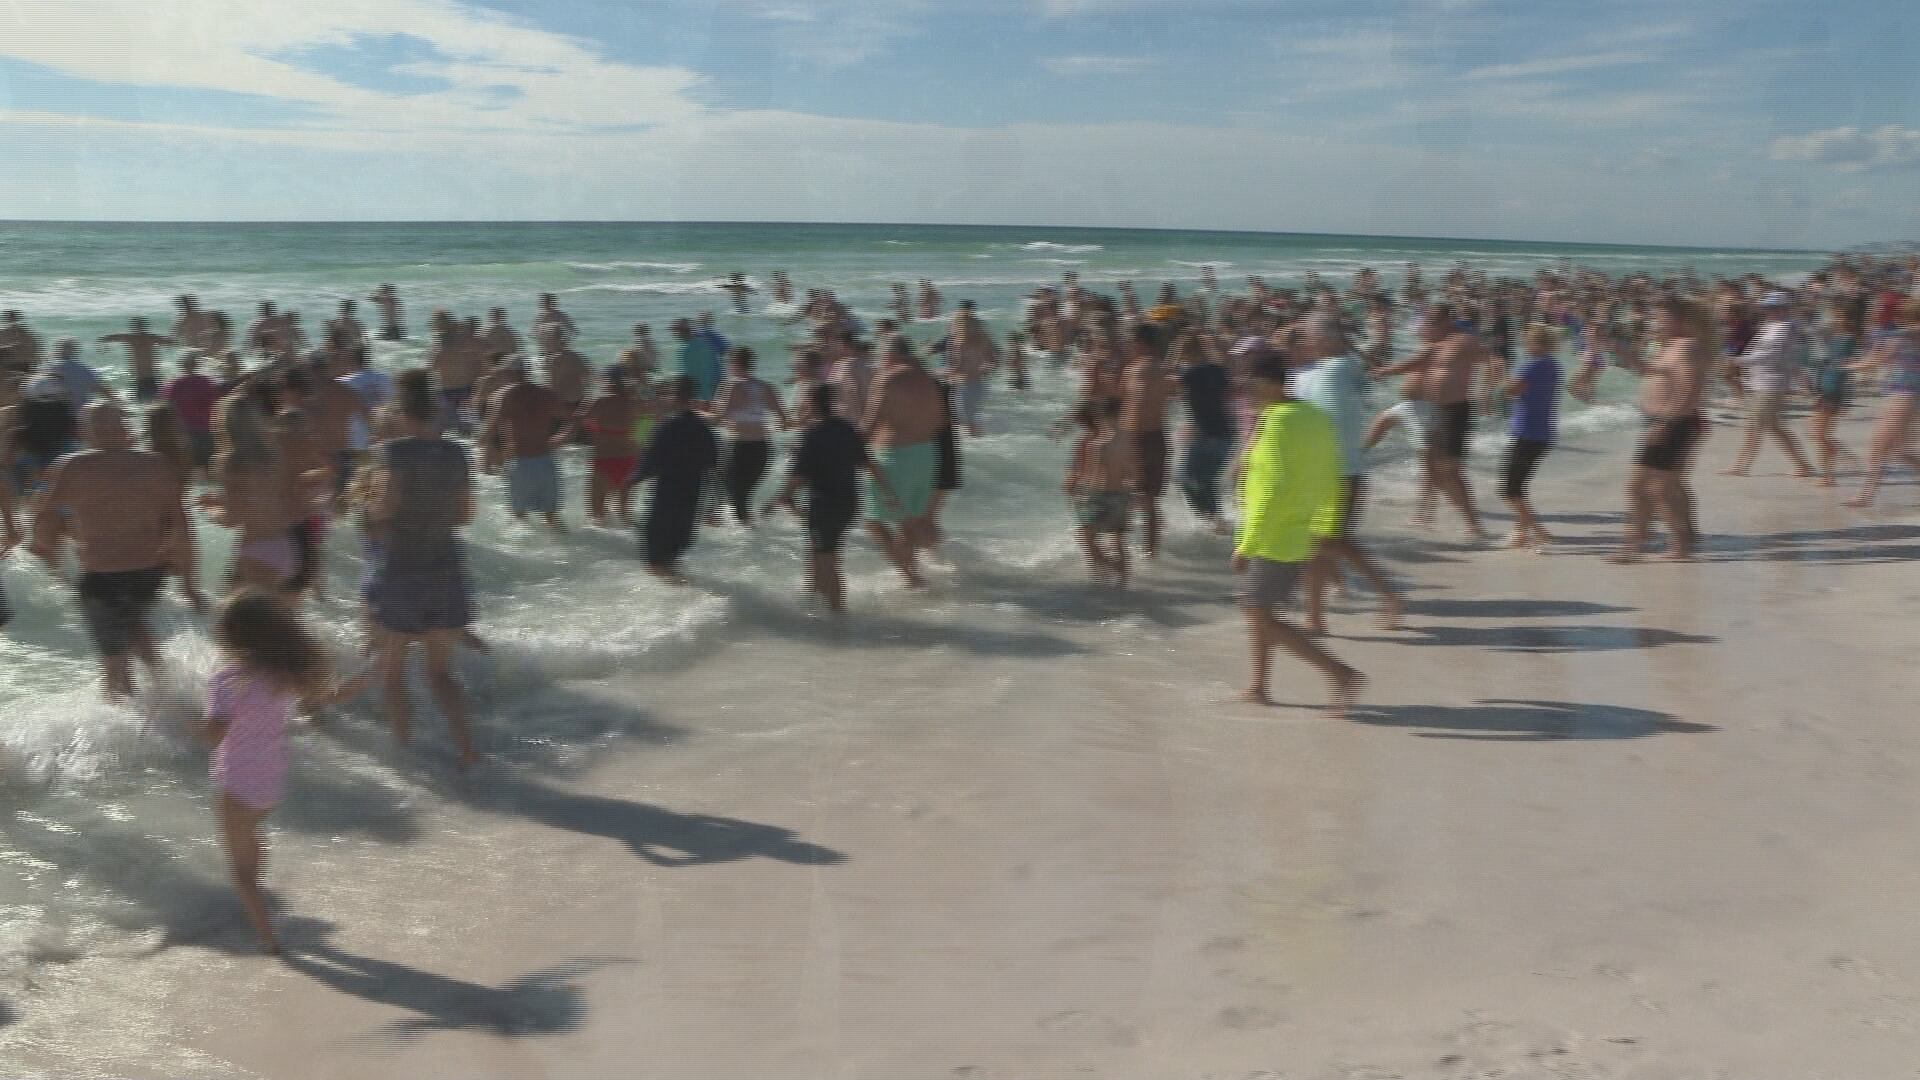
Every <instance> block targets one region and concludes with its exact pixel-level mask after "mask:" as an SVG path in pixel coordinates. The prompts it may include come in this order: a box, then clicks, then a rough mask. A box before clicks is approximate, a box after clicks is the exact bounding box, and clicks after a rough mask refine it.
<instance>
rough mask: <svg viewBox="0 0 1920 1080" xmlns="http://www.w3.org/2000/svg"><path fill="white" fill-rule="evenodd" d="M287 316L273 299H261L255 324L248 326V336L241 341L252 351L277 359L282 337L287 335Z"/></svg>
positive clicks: (280, 349)
mask: <svg viewBox="0 0 1920 1080" xmlns="http://www.w3.org/2000/svg"><path fill="white" fill-rule="evenodd" d="M286 327H287V322H286V318H285V317H284V316H282V315H281V314H280V312H279V311H278V310H276V309H275V308H274V306H273V301H271V300H262V301H260V313H259V314H258V315H256V316H255V317H254V320H253V325H251V326H249V327H247V336H246V338H245V339H244V340H243V341H242V342H241V344H242V346H243V347H244V348H245V349H247V350H248V351H250V352H257V353H260V354H261V355H262V356H265V357H266V358H268V359H269V360H272V359H277V358H278V357H279V356H280V354H281V351H282V339H283V338H285V337H286Z"/></svg>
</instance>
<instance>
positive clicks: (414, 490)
mask: <svg viewBox="0 0 1920 1080" xmlns="http://www.w3.org/2000/svg"><path fill="white" fill-rule="evenodd" d="M378 453H379V454H380V457H381V463H382V464H383V465H384V467H385V469H386V471H387V475H388V477H389V481H388V482H389V483H392V484H394V485H395V486H396V488H397V495H398V498H397V499H396V500H395V502H394V506H395V510H394V514H393V517H391V518H390V519H388V520H387V521H386V522H385V528H386V536H385V539H384V545H385V553H386V558H387V560H388V562H389V563H390V564H392V565H399V566H423V565H438V564H440V563H444V562H446V561H448V560H452V559H457V558H458V557H459V554H460V541H459V536H458V533H459V529H460V527H461V526H462V525H463V524H464V521H463V518H464V513H465V507H466V502H467V491H468V488H469V487H470V485H471V484H472V477H473V467H472V465H471V463H470V462H469V461H468V459H467V452H466V449H465V448H464V447H462V446H461V445H460V444H459V443H456V442H454V441H452V440H451V439H444V438H403V439H394V440H392V441H391V442H387V443H383V444H382V445H381V446H380V448H379V451H378Z"/></svg>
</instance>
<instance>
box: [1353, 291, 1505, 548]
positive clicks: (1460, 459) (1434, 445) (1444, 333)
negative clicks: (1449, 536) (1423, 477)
mask: <svg viewBox="0 0 1920 1080" xmlns="http://www.w3.org/2000/svg"><path fill="white" fill-rule="evenodd" d="M1422 335H1423V337H1424V338H1425V339H1426V340H1427V341H1428V342H1429V343H1430V344H1429V346H1428V347H1427V348H1424V349H1421V350H1420V351H1419V352H1418V353H1416V354H1415V355H1414V356H1413V357H1412V358H1410V359H1408V360H1406V361H1405V362H1403V363H1399V364H1394V365H1391V366H1389V367H1387V368H1385V369H1383V370H1382V371H1381V372H1380V377H1381V378H1392V377H1393V376H1396V375H1399V374H1401V373H1402V372H1407V371H1413V370H1416V369H1417V370H1419V371H1420V372H1421V381H1420V384H1419V390H1420V400H1423V401H1428V402H1431V403H1432V404H1433V406H1434V413H1435V423H1434V430H1433V431H1431V432H1429V438H1428V441H1427V446H1426V448H1425V453H1424V455H1423V456H1424V459H1425V465H1426V470H1427V476H1428V479H1429V481H1430V482H1431V483H1432V484H1433V487H1434V490H1436V491H1438V492H1439V493H1440V494H1441V495H1443V496H1445V497H1446V499H1447V501H1448V502H1450V503H1452V504H1453V505H1454V507H1455V508H1456V509H1458V510H1459V511H1460V515H1461V517H1463V518H1464V519H1466V523H1467V531H1468V533H1470V534H1471V535H1472V537H1473V539H1474V540H1476V541H1485V540H1488V539H1490V537H1489V536H1488V534H1487V532H1486V530H1485V529H1482V528H1481V527H1480V515H1479V513H1478V512H1477V511H1476V510H1475V509H1474V506H1473V491H1472V489H1471V488H1469V487H1468V486H1467V473H1466V456H1467V440H1468V438H1469V437H1470V436H1471V435H1472V434H1473V402H1472V401H1471V400H1469V397H1470V395H1471V394H1472V392H1473V383H1474V376H1475V375H1476V374H1477V373H1478V372H1479V370H1480V368H1481V367H1482V366H1484V365H1485V364H1487V363H1488V362H1489V361H1490V360H1491V359H1492V357H1491V354H1489V353H1488V352H1487V348H1486V346H1484V345H1482V344H1481V343H1480V338H1479V336H1478V335H1476V334H1474V333H1473V331H1471V330H1469V329H1463V328H1462V327H1461V326H1459V325H1458V324H1457V322H1456V319H1455V314H1454V309H1453V306H1452V305H1451V304H1449V303H1446V302H1444V301H1441V302H1437V303H1435V304H1433V305H1432V306H1431V307H1430V308H1428V309H1427V313H1426V317H1425V319H1424V320H1423V322H1422Z"/></svg>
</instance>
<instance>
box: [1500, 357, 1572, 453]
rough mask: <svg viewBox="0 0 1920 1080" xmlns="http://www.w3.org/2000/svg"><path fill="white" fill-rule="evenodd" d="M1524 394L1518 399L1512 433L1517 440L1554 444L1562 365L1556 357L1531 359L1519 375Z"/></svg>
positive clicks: (1521, 367)
mask: <svg viewBox="0 0 1920 1080" xmlns="http://www.w3.org/2000/svg"><path fill="white" fill-rule="evenodd" d="M1515 378H1517V379H1518V380H1519V381H1520V384H1521V389H1520V394H1519V396H1517V397H1516V398H1514V403H1513V417H1512V419H1511V420H1510V421H1509V422H1508V432H1509V433H1510V434H1511V435H1512V436H1513V437H1514V438H1516V439H1524V440H1526V441H1528V442H1534V443H1542V444H1551V443H1552V442H1553V438H1554V430H1555V418H1556V416H1557V414H1558V411H1559V410H1558V402H1559V396H1560V361H1559V360H1558V359H1556V358H1555V357H1554V355H1553V354H1552V353H1541V354H1538V355H1535V356H1532V357H1530V358H1529V359H1528V360H1527V362H1526V363H1524V364H1522V365H1521V366H1520V370H1519V371H1518V372H1516V373H1515Z"/></svg>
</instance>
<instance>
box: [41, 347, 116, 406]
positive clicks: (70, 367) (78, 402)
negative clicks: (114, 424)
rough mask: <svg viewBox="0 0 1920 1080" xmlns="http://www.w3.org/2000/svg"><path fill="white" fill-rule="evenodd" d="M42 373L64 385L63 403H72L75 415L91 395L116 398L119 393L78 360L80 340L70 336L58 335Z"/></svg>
mask: <svg viewBox="0 0 1920 1080" xmlns="http://www.w3.org/2000/svg"><path fill="white" fill-rule="evenodd" d="M42 374H46V375H51V376H53V377H54V378H56V379H59V380H60V382H61V384H62V385H64V386H65V387H66V388H67V404H69V405H72V406H73V411H74V413H75V414H79V413H83V412H85V411H86V409H87V406H88V405H91V404H93V401H94V399H95V398H106V399H108V400H109V401H118V400H119V395H117V394H115V393H114V392H113V388H112V387H110V386H108V385H107V384H106V382H105V380H103V379H101V378H100V373H99V372H97V371H95V370H93V369H92V368H91V367H88V366H87V363H86V361H84V360H82V359H80V343H79V342H78V341H75V340H74V339H72V338H61V339H60V342H59V344H58V345H55V346H54V361H53V363H51V364H48V365H47V366H46V367H45V368H44V369H43V370H42Z"/></svg>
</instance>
